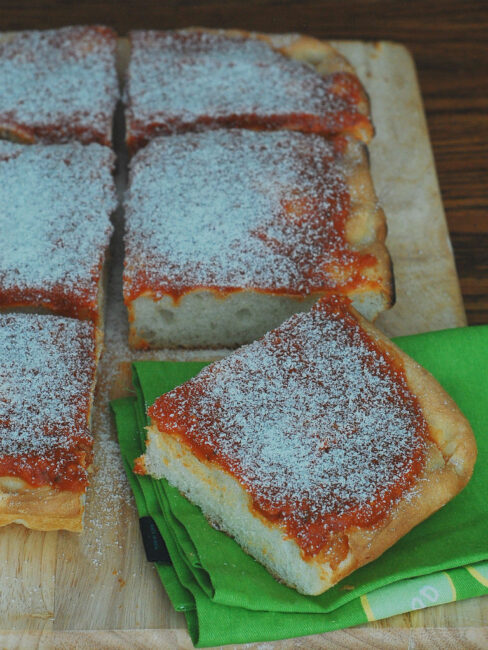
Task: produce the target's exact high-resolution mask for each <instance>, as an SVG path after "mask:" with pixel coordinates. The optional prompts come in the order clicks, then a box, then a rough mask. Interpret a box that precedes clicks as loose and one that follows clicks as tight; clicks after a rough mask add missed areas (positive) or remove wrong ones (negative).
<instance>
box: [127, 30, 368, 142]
mask: <svg viewBox="0 0 488 650" xmlns="http://www.w3.org/2000/svg"><path fill="white" fill-rule="evenodd" d="M126 94H127V98H126V99H127V120H128V143H129V147H130V148H131V149H132V150H136V149H138V148H139V147H141V146H142V145H143V144H145V143H146V142H148V140H149V139H150V138H152V137H154V136H156V135H161V134H169V133H178V132H180V133H181V132H183V131H188V130H190V131H191V130H195V129H197V128H216V127H219V126H220V127H221V126H226V127H246V128H249V127H250V128H259V129H264V130H269V129H271V130H274V129H279V128H290V129H292V130H298V131H303V132H307V133H322V134H329V135H330V134H337V133H354V134H355V135H358V136H359V137H360V138H361V133H362V132H366V133H369V135H371V133H372V125H371V122H370V120H369V118H368V117H367V115H364V114H363V113H362V112H361V110H364V108H362V109H361V110H360V108H359V105H360V104H361V103H363V102H364V101H365V100H364V91H363V90H362V87H361V84H360V82H359V80H358V79H357V77H356V76H354V75H352V74H350V73H348V72H335V73H334V74H330V75H327V76H325V77H323V76H321V75H320V74H318V73H317V71H316V70H315V69H314V68H313V67H312V66H311V65H309V64H306V63H304V62H302V61H298V60H295V59H292V58H290V57H288V56H286V55H284V54H282V53H281V52H280V51H278V50H277V49H274V48H273V47H271V46H270V45H269V44H268V43H265V42H263V41H262V40H259V39H256V38H245V37H240V36H234V37H229V36H227V35H225V34H222V33H206V32H199V31H193V32H192V31H187V32H185V31H180V32H178V31H176V32H155V31H145V32H137V31H136V32H132V33H131V59H130V63H129V71H128V75H127V91H126Z"/></svg>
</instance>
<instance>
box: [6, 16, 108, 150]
mask: <svg viewBox="0 0 488 650" xmlns="http://www.w3.org/2000/svg"><path fill="white" fill-rule="evenodd" d="M116 44H117V37H116V34H115V32H114V31H112V30H111V29H109V28H108V27H102V26H99V25H93V26H77V27H63V28H62V29H51V30H46V31H24V32H15V33H11V34H5V35H3V36H0V88H2V89H4V90H3V92H2V93H0V137H3V138H7V139H10V140H13V141H16V142H21V143H23V144H32V143H34V142H43V143H60V142H69V141H72V140H78V141H80V142H83V143H85V144H86V143H89V142H98V143H100V144H105V145H108V146H110V144H111V142H112V120H113V114H114V111H115V105H116V103H117V100H118V97H119V89H118V81H117V74H116V69H115V49H116ZM7 89H8V92H7Z"/></svg>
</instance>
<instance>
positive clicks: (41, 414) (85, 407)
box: [0, 313, 100, 531]
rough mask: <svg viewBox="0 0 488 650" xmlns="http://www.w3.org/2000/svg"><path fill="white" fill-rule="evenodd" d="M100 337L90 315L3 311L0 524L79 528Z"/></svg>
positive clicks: (0, 331)
mask: <svg viewBox="0 0 488 650" xmlns="http://www.w3.org/2000/svg"><path fill="white" fill-rule="evenodd" d="M99 343H100V333H99V331H98V330H97V329H96V327H95V326H94V325H93V323H91V322H90V321H80V320H76V319H72V318H64V317H60V316H50V315H40V314H17V313H15V314H0V357H1V359H2V363H1V364H0V387H1V388H0V526H4V525H6V524H10V523H21V524H23V525H24V526H26V527H27V528H34V529H37V530H56V529H66V530H73V531H79V530H81V527H82V517H83V510H84V499H85V492H86V487H87V482H88V470H89V467H90V465H91V462H92V455H93V440H92V435H91V431H90V420H91V411H92V404H93V394H94V389H95V381H96V368H97V363H98V357H99V354H100V344H99Z"/></svg>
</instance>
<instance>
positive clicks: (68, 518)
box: [0, 478, 85, 532]
mask: <svg viewBox="0 0 488 650" xmlns="http://www.w3.org/2000/svg"><path fill="white" fill-rule="evenodd" d="M84 503H85V494H84V493H79V492H68V491H66V490H64V491H60V490H55V489H52V488H49V487H42V488H31V487H29V486H28V485H25V487H24V489H20V490H19V489H17V490H16V491H14V492H11V491H9V490H8V489H5V486H3V485H2V478H0V526H6V525H8V524H23V525H24V526H25V527H26V528H31V529H33V530H69V531H72V532H81V530H82V528H83V526H82V522H83V511H84Z"/></svg>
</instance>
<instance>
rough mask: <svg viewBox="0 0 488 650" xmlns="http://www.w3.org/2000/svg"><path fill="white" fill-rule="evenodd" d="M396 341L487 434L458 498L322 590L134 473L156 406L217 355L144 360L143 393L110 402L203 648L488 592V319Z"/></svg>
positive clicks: (172, 587) (139, 499) (166, 573)
mask: <svg viewBox="0 0 488 650" xmlns="http://www.w3.org/2000/svg"><path fill="white" fill-rule="evenodd" d="M396 343H397V344H398V345H399V346H400V347H401V348H402V349H403V350H405V352H407V353H408V354H409V355H411V356H412V357H414V358H415V359H416V360H417V361H419V363H421V364H422V365H423V366H424V367H426V368H427V369H428V370H430V372H432V374H433V375H434V376H435V377H436V378H437V379H438V381H439V382H440V383H441V384H442V385H443V387H444V388H445V389H446V390H447V391H448V392H449V393H450V394H451V395H452V397H453V398H454V399H455V400H456V402H457V403H458V405H459V407H460V408H461V410H462V411H463V412H464V414H465V415H466V416H467V417H468V418H469V420H470V422H471V425H472V427H473V429H474V431H475V435H476V438H477V442H478V461H477V464H476V468H475V472H474V475H473V478H472V480H471V481H470V483H469V484H468V486H467V487H466V488H465V489H464V490H463V492H461V494H460V495H458V496H457V497H456V498H455V499H454V500H453V501H451V502H450V503H449V504H447V505H446V506H445V507H444V508H442V509H441V510H440V511H438V512H437V513H435V514H434V515H432V517H430V518H429V519H428V520H426V521H425V522H423V523H422V524H420V525H419V526H417V527H416V528H414V529H413V530H412V531H411V532H410V533H409V534H408V535H406V536H405V537H404V538H402V539H401V540H400V541H398V542H397V543H396V544H395V546H394V547H393V548H391V549H390V550H388V551H387V552H386V553H384V554H383V555H382V556H381V557H380V558H379V559H377V560H376V561H375V562H373V563H371V564H369V565H366V566H365V567H362V568H361V569H358V570H357V571H355V572H354V573H353V574H352V575H350V576H348V577H347V578H345V579H344V580H343V581H342V582H341V583H339V584H338V585H336V586H335V587H333V588H332V589H330V590H329V591H327V592H325V593H324V594H322V595H321V596H303V595H301V594H298V593H297V592H296V591H295V590H293V589H290V588H288V587H285V586H284V585H281V584H279V583H278V582H276V581H275V580H274V579H273V578H272V577H271V576H270V574H269V573H268V572H267V571H266V570H265V569H264V568H263V567H262V566H261V565H260V564H258V563H257V562H256V561H255V560H253V559H252V558H250V557H249V556H248V555H246V554H245V553H244V552H243V551H242V550H241V549H240V547H239V546H238V545H237V544H236V543H235V542H234V541H233V540H232V539H231V538H229V537H227V536H226V535H224V534H223V533H221V532H218V531H216V530H214V529H213V528H212V527H211V526H209V524H208V523H207V521H206V520H205V518H204V517H203V515H202V513H201V511H200V510H199V508H197V507H196V506H194V505H192V504H191V503H189V502H188V501H187V500H186V499H185V498H184V497H183V496H181V494H180V493H179V492H178V490H176V489H175V488H173V487H171V486H170V485H169V484H168V483H167V482H166V481H165V480H163V479H162V480H158V481H157V480H154V479H151V478H149V477H141V476H137V475H135V474H133V473H132V467H133V460H134V458H136V457H137V456H139V455H140V454H141V453H143V451H144V440H145V432H144V427H145V426H146V425H147V418H146V409H147V407H148V406H149V405H150V404H152V403H153V401H154V400H155V399H156V398H157V397H158V396H159V395H161V394H162V393H164V392H167V391H168V390H171V389H172V388H174V387H175V386H177V385H179V384H181V383H183V382H184V381H187V380H188V379H190V378H191V377H193V376H194V375H195V374H197V373H198V372H199V371H200V370H201V368H203V367H204V366H205V365H206V364H205V363H196V362H189V363H175V362H157V361H146V362H138V363H134V364H133V384H134V394H135V396H134V397H133V398H127V399H122V400H115V401H114V402H112V404H111V405H112V409H113V411H114V413H115V420H116V426H117V431H118V436H119V443H120V447H121V451H122V456H123V461H124V465H125V468H126V471H127V476H128V478H129V481H130V484H131V487H132V489H133V491H134V495H135V498H136V504H137V508H138V511H139V514H140V516H141V517H142V516H147V515H150V516H152V517H153V519H154V521H155V523H156V525H157V526H158V528H159V530H160V532H161V535H162V537H163V539H164V542H165V544H166V546H167V549H168V551H169V554H170V556H171V564H170V563H156V567H157V570H158V572H159V575H160V577H161V580H162V582H163V584H164V586H165V588H166V591H167V593H168V595H169V597H170V599H171V602H172V603H173V606H174V607H175V609H177V610H179V611H183V612H184V614H185V616H186V619H187V622H188V628H189V632H190V635H191V637H192V640H193V643H194V644H195V645H196V646H199V647H205V646H209V645H223V644H228V643H250V642H256V641H269V640H274V639H280V638H289V637H296V636H304V635H307V634H318V633H322V632H326V631H329V630H334V629H338V628H344V627H349V626H352V625H358V624H360V623H365V622H367V621H372V620H378V619H381V618H385V617H388V616H392V615H394V614H399V613H403V612H406V611H410V610H412V609H419V608H423V607H429V606H431V605H438V604H441V603H446V602H451V601H454V600H462V599H465V598H472V597H474V596H480V595H484V594H488V561H487V560H488V518H487V517H488V503H487V497H486V486H487V484H488V377H487V370H488V326H487V327H472V328H462V329H457V330H445V331H441V332H433V333H427V334H421V335H416V336H409V337H402V338H399V339H396Z"/></svg>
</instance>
